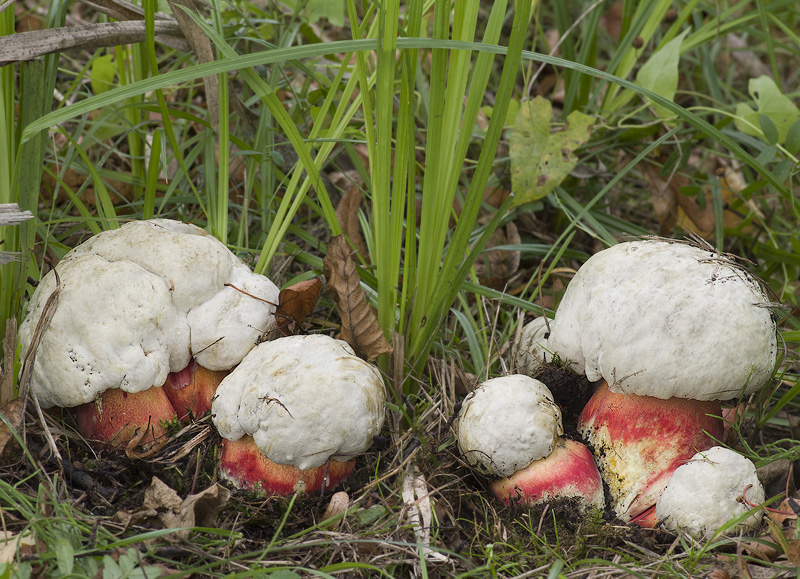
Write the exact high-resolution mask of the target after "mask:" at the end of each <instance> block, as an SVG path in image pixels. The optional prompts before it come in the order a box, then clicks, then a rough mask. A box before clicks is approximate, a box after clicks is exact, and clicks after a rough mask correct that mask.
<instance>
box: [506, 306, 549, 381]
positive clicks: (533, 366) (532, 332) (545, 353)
mask: <svg viewBox="0 0 800 579" xmlns="http://www.w3.org/2000/svg"><path fill="white" fill-rule="evenodd" d="M552 326H553V320H548V319H547V318H546V317H545V316H540V317H538V318H536V319H534V320H532V321H530V322H528V323H527V324H525V325H524V326H523V327H522V332H521V334H520V338H519V343H518V344H517V346H516V359H515V361H514V362H515V363H514V366H515V368H516V371H517V372H519V373H520V374H525V375H526V376H532V375H533V374H534V373H535V372H536V371H537V370H538V369H539V368H540V367H541V366H542V364H546V363H548V362H552V361H553V354H552V352H551V350H550V346H549V338H550V332H551V330H552Z"/></svg>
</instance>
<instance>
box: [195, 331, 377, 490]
mask: <svg viewBox="0 0 800 579" xmlns="http://www.w3.org/2000/svg"><path fill="white" fill-rule="evenodd" d="M385 402H386V392H385V388H384V385H383V379H382V378H381V375H380V373H379V372H378V370H377V369H376V368H375V367H374V366H372V365H371V364H369V363H367V362H365V361H364V360H362V359H361V358H358V357H357V356H356V355H355V354H354V353H353V350H352V348H350V346H348V345H347V343H346V342H343V341H341V340H334V339H333V338H330V337H328V336H324V335H308V336H289V337H285V338H279V339H277V340H273V341H271V342H265V343H263V344H260V345H258V346H257V347H256V348H254V349H253V351H251V352H250V353H249V354H248V355H247V356H246V357H245V358H244V360H242V362H241V364H239V366H237V368H236V369H235V370H234V371H233V372H231V373H230V374H229V375H228V376H227V377H226V378H225V379H224V380H223V381H222V383H221V384H220V385H219V388H218V389H217V393H216V396H215V398H214V401H213V403H212V407H211V417H212V420H213V421H214V424H215V425H216V427H217V429H218V430H219V433H220V435H222V437H223V438H224V440H223V441H222V453H221V457H220V470H221V473H222V475H223V477H224V478H226V479H227V480H228V481H230V482H231V484H233V485H234V486H236V487H238V488H242V489H247V490H255V491H260V492H262V493H265V494H283V495H286V494H292V493H294V492H302V491H305V492H315V491H320V490H325V489H329V488H333V487H334V486H336V484H337V483H338V482H339V480H341V479H342V478H344V477H346V476H347V475H349V474H350V472H352V470H353V468H354V465H355V462H354V461H355V458H354V457H355V456H356V455H357V454H359V453H361V452H364V451H365V450H367V449H368V448H369V447H370V446H371V444H372V439H373V437H374V436H376V435H377V434H378V433H379V432H380V429H381V427H382V425H383V419H384V413H385V411H384V405H385Z"/></svg>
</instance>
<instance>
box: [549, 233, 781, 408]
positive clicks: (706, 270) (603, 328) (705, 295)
mask: <svg viewBox="0 0 800 579" xmlns="http://www.w3.org/2000/svg"><path fill="white" fill-rule="evenodd" d="M767 303H768V302H767V299H766V297H765V295H764V293H763V291H762V290H761V288H760V287H759V285H758V283H757V282H756V281H755V280H754V279H753V278H752V277H751V276H750V275H748V274H747V273H746V272H745V271H743V270H742V269H741V268H739V267H737V266H736V265H735V264H733V263H732V262H731V261H729V260H727V259H725V258H724V257H723V256H721V255H719V254H717V253H715V252H713V251H709V250H705V249H701V248H698V247H695V246H692V245H688V244H684V243H670V242H666V241H660V240H647V241H634V242H629V243H620V244H619V245H616V246H614V247H611V248H609V249H606V250H604V251H601V252H599V253H597V254H595V255H593V256H592V257H591V258H590V259H589V260H588V261H587V262H586V263H585V264H584V265H583V267H581V268H580V270H578V273H577V274H576V275H575V277H574V278H573V280H572V281H571V282H570V284H569V286H568V287H567V291H566V293H565V294H564V299H563V300H562V302H561V304H560V306H559V308H558V310H557V312H556V318H555V322H556V323H555V325H554V326H553V331H552V333H551V335H550V340H549V345H550V346H551V347H552V349H553V351H554V352H556V353H557V354H558V355H559V357H561V358H562V359H564V360H570V361H571V362H573V363H574V367H575V369H576V370H577V371H578V372H581V373H584V374H586V377H587V378H588V379H589V380H590V381H595V380H599V379H601V378H604V379H605V380H606V381H607V382H608V383H609V385H610V387H611V390H612V391H614V392H621V393H627V394H639V395H645V396H656V397H658V398H671V397H681V398H692V399H695V400H713V399H720V400H727V399H730V398H734V397H736V396H739V395H741V394H742V393H745V394H746V393H750V392H753V391H755V390H757V389H758V388H760V387H761V386H762V385H763V384H764V383H765V382H766V381H767V380H768V379H769V377H770V375H771V373H772V370H773V367H774V365H775V359H776V355H777V339H776V326H775V321H774V319H773V317H772V314H771V313H770V311H769V309H768V308H767V307H765V306H766V305H767Z"/></svg>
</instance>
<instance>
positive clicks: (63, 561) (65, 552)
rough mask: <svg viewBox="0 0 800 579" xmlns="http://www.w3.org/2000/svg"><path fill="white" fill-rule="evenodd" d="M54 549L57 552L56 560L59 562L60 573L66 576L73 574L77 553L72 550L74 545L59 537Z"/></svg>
mask: <svg viewBox="0 0 800 579" xmlns="http://www.w3.org/2000/svg"><path fill="white" fill-rule="evenodd" d="M53 548H54V550H55V552H56V560H57V561H58V571H59V572H60V573H63V574H64V575H69V574H70V573H72V569H73V567H74V566H75V551H74V549H73V548H72V543H70V542H69V539H67V538H66V537H63V536H62V537H57V538H56V540H55V542H54V545H53Z"/></svg>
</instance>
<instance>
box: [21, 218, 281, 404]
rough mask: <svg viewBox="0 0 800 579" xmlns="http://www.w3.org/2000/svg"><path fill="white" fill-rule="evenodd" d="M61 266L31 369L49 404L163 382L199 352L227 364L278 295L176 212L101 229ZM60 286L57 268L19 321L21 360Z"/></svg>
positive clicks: (265, 324) (269, 322)
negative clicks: (53, 304)
mask: <svg viewBox="0 0 800 579" xmlns="http://www.w3.org/2000/svg"><path fill="white" fill-rule="evenodd" d="M58 272H59V274H61V277H62V291H61V294H60V298H59V301H58V308H57V310H56V314H55V316H54V318H53V321H52V322H51V323H50V326H49V327H48V329H47V330H46V331H45V333H44V339H43V340H42V343H41V346H40V347H39V350H38V352H37V356H36V364H35V366H34V368H33V388H34V391H35V392H36V393H37V395H38V396H39V399H40V402H41V403H42V405H43V406H45V407H48V406H53V405H57V406H62V407H68V406H77V405H79V404H83V403H86V402H89V401H91V400H93V399H94V398H95V397H96V396H98V395H99V394H101V393H102V392H103V391H104V390H106V389H107V388H121V389H123V390H125V391H126V392H139V391H142V390H145V389H147V388H149V387H151V386H161V385H162V384H163V383H164V381H165V380H166V378H167V374H168V373H169V372H177V371H179V370H181V369H183V368H184V367H185V366H186V365H187V364H188V362H189V360H190V358H191V357H192V356H195V357H196V358H197V361H198V363H200V364H201V365H203V366H204V367H206V368H208V369H211V370H228V369H230V368H232V367H233V366H235V365H236V364H238V363H239V362H240V361H241V359H242V358H243V357H244V356H245V354H247V352H249V351H250V350H251V349H252V348H253V347H254V346H255V344H256V343H257V342H258V339H259V337H260V336H261V335H263V334H265V333H266V332H268V331H269V330H270V329H271V328H272V326H273V324H274V312H275V304H277V302H278V296H279V291H278V288H277V287H276V286H275V284H273V283H272V282H271V281H270V280H269V279H267V278H266V277H264V276H263V275H258V274H255V273H253V272H252V271H250V269H249V268H248V267H247V266H246V265H245V264H244V263H243V262H242V261H241V260H240V259H239V258H237V257H236V256H235V255H234V254H233V253H232V252H231V251H230V250H228V248H227V247H225V245H224V244H222V243H221V242H220V241H218V240H217V239H216V238H214V237H212V236H211V235H209V234H208V233H206V232H205V231H203V230H202V229H200V228H199V227H196V226H194V225H190V224H187V223H181V222H178V221H172V220H169V219H154V220H150V221H134V222H130V223H127V224H125V225H123V226H122V227H120V228H119V229H115V230H112V231H106V232H103V233H100V234H98V235H95V236H94V237H92V238H90V239H89V240H87V241H86V242H85V243H83V244H81V245H79V246H78V247H76V248H74V249H73V250H72V251H70V252H69V253H67V254H66V255H65V256H64V258H63V259H62V260H61V262H60V263H59V265H58ZM115 276H116V277H115ZM226 284H233V285H234V286H236V288H238V289H234V288H233V287H229V286H227V285H226ZM55 287H56V282H55V275H54V274H53V273H52V272H50V273H48V274H47V275H46V276H45V277H44V278H43V279H42V281H41V283H40V287H39V288H38V289H37V291H36V292H35V293H34V296H33V297H32V299H31V303H30V308H29V312H28V315H27V316H26V319H25V321H24V322H23V324H22V326H21V328H20V336H21V341H22V345H23V350H22V353H23V359H24V357H25V356H26V355H27V352H28V349H29V348H30V345H31V340H32V338H33V332H34V330H35V328H36V324H37V323H38V321H39V318H40V316H41V313H42V309H43V307H44V304H45V302H46V301H47V298H48V297H49V296H50V295H51V294H52V293H53V291H54V290H55ZM239 290H243V291H239ZM243 292H246V293H243ZM246 294H251V295H246ZM259 298H260V299H259ZM181 364H182V365H181Z"/></svg>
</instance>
